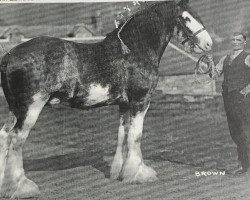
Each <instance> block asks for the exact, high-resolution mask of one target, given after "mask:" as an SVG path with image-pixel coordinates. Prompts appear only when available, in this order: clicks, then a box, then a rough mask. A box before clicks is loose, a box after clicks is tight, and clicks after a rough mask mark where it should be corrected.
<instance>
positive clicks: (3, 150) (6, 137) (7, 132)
mask: <svg viewBox="0 0 250 200" xmlns="http://www.w3.org/2000/svg"><path fill="white" fill-rule="evenodd" d="M15 124H16V117H15V116H14V114H13V113H12V112H10V114H9V117H8V119H7V122H6V123H5V124H4V126H3V128H2V129H1V130H0V189H1V187H2V184H3V179H4V171H5V166H6V159H7V155H8V152H9V146H10V142H11V131H12V129H13V127H14V126H15Z"/></svg>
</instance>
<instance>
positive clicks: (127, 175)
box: [122, 105, 157, 183]
mask: <svg viewBox="0 0 250 200" xmlns="http://www.w3.org/2000/svg"><path fill="white" fill-rule="evenodd" d="M148 107H149V105H148ZM148 107H147V108H146V109H145V110H144V111H143V112H140V113H138V114H137V115H136V116H135V117H133V118H132V119H131V127H130V130H129V133H128V149H129V151H128V157H127V160H126V161H125V165H124V167H123V174H122V176H123V179H124V181H126V182H140V183H141V182H147V181H154V180H156V179H157V178H156V172H155V171H154V170H153V169H151V168H149V167H147V166H146V165H145V164H144V163H143V158H142V153H141V137H142V130H143V121H144V117H145V115H146V112H147V110H148Z"/></svg>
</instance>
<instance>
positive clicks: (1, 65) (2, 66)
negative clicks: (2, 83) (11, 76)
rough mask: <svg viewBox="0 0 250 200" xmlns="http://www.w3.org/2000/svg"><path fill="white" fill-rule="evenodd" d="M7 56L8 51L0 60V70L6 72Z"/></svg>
mask: <svg viewBox="0 0 250 200" xmlns="http://www.w3.org/2000/svg"><path fill="white" fill-rule="evenodd" d="M9 57H10V54H9V53H6V54H5V55H4V56H3V58H2V61H1V63H0V72H6V69H7V65H8V63H9Z"/></svg>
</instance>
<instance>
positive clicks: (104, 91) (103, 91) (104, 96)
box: [87, 84, 109, 105]
mask: <svg viewBox="0 0 250 200" xmlns="http://www.w3.org/2000/svg"><path fill="white" fill-rule="evenodd" d="M108 95H109V86H106V87H102V86H101V85H100V84H91V85H90V87H89V95H88V97H87V103H88V104H91V105H92V104H94V103H100V102H105V101H107V100H108V99H109V96H108Z"/></svg>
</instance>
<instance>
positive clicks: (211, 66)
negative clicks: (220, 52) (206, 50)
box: [194, 54, 216, 90]
mask: <svg viewBox="0 0 250 200" xmlns="http://www.w3.org/2000/svg"><path fill="white" fill-rule="evenodd" d="M206 57H207V55H206V54H204V55H202V56H201V57H200V58H199V60H198V61H197V63H196V67H195V70H194V73H195V78H196V80H197V81H198V82H199V83H201V84H210V83H211V82H212V81H214V80H215V78H216V76H215V65H214V62H213V61H212V62H209V63H208V65H209V66H208V69H207V70H206V71H204V70H203V69H201V65H202V64H203V65H204V63H202V62H203V61H204V59H205V58H206ZM210 71H211V78H210V80H209V81H206V82H205V81H200V79H199V78H198V73H200V74H208V73H209V72H210ZM213 87H214V86H213ZM213 90H214V88H213Z"/></svg>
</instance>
